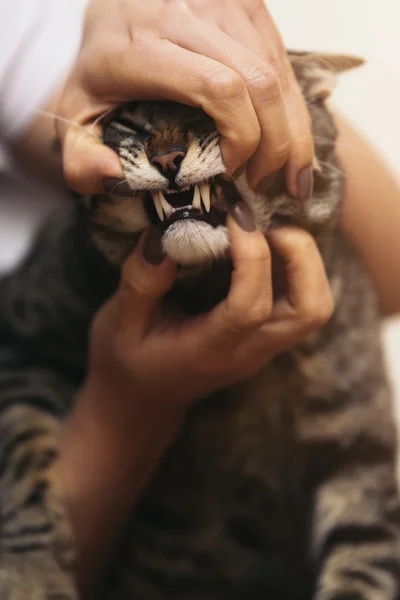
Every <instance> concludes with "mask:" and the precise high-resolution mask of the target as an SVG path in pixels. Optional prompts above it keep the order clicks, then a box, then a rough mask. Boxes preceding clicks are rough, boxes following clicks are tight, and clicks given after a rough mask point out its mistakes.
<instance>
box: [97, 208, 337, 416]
mask: <svg viewBox="0 0 400 600" xmlns="http://www.w3.org/2000/svg"><path fill="white" fill-rule="evenodd" d="M228 228H229V235H230V242H231V253H232V260H233V264H234V271H233V275H232V282H231V288H230V290H229V293H228V296H227V298H226V299H225V300H224V301H223V302H221V303H220V304H218V305H217V306H216V307H215V308H214V309H213V310H211V311H210V312H209V313H203V314H201V315H199V316H197V317H194V318H187V317H182V316H179V315H175V314H173V315H172V314H171V313H170V312H168V314H166V312H165V310H166V308H165V306H164V305H163V301H162V299H163V296H164V295H165V294H166V292H167V291H168V290H169V289H170V288H171V286H172V285H173V283H174V281H175V277H176V269H175V266H174V265H173V263H172V262H171V261H169V260H168V259H165V258H164V260H163V255H162V252H160V246H159V244H160V239H159V233H158V234H157V236H158V239H155V235H152V237H151V238H150V241H149V238H146V235H144V236H143V237H142V241H141V242H140V243H139V244H138V246H137V248H136V249H135V251H134V253H133V254H132V255H131V256H130V257H129V259H128V260H127V261H126V263H125V264H124V267H123V269H122V276H121V284H120V287H119V289H118V290H117V292H116V294H115V295H114V296H113V298H111V300H110V301H109V302H108V304H107V305H106V306H105V307H103V309H101V310H100V312H99V314H98V315H97V317H96V319H95V322H94V326H93V330H92V334H91V351H90V355H91V365H90V369H89V380H90V381H92V382H94V383H95V387H96V388H101V389H102V390H103V392H104V393H103V396H104V397H105V398H106V397H109V401H110V402H111V403H113V402H114V400H113V399H114V398H115V397H120V398H124V399H125V400H124V401H123V402H122V405H121V406H120V410H119V411H118V413H119V416H118V417H115V419H116V420H117V421H118V420H119V419H120V418H122V420H123V421H125V420H126V419H128V420H129V411H130V408H129V406H130V404H131V403H132V402H133V403H135V402H146V403H150V404H151V405H154V406H158V405H159V404H160V403H161V404H162V405H163V410H167V411H168V410H169V409H168V406H169V407H170V409H171V411H172V412H176V411H177V410H178V412H179V410H183V411H184V410H185V409H186V408H187V407H188V406H190V405H191V404H192V403H193V402H194V401H196V400H197V399H199V398H201V397H204V396H205V395H208V394H210V393H212V392H214V391H215V390H217V389H220V388H221V387H226V386H230V385H232V384H234V383H235V382H238V381H241V380H243V379H246V378H248V377H249V376H251V375H252V374H254V373H256V372H257V371H258V370H259V369H260V368H262V366H263V365H265V364H266V363H267V362H268V361H269V360H271V358H272V357H274V356H275V355H276V354H278V353H280V352H281V351H282V350H284V349H286V348H288V347H289V346H291V345H294V344H295V343H296V342H298V341H299V340H300V339H301V338H302V337H303V336H304V335H306V334H307V333H309V332H310V331H313V330H314V329H316V328H318V327H320V326H321V325H322V324H323V322H325V321H326V320H327V319H328V318H329V316H330V314H331V311H332V301H331V295H330V289H329V284H328V281H327V279H326V275H325V272H324V268H323V265H322V261H321V258H320V256H319V253H318V250H317V248H316V245H315V243H314V241H313V240H312V238H311V236H309V234H308V233H306V232H305V231H302V230H299V229H297V228H294V227H285V228H282V229H281V230H276V231H275V232H273V233H272V234H271V243H272V244H273V245H274V247H275V248H276V250H277V251H278V252H279V254H280V255H281V256H282V258H283V260H284V262H285V264H286V265H287V277H288V289H289V293H288V297H287V298H285V299H283V300H281V301H279V303H277V304H276V305H275V306H274V305H273V300H272V281H271V258H270V251H269V246H268V244H267V242H266V240H265V238H264V236H263V234H262V233H261V232H260V231H259V230H258V229H257V228H256V226H255V224H254V221H253V218H252V215H251V213H250V212H249V210H248V208H247V206H246V205H245V204H244V203H243V204H242V205H240V206H239V205H237V206H236V207H235V208H234V209H233V210H232V214H231V215H230V216H229V218H228ZM154 233H157V230H154ZM145 239H147V242H145V241H144V240H145ZM149 243H150V245H149ZM154 244H155V245H154ZM157 245H158V251H157ZM94 383H93V385H94ZM107 390H108V392H107ZM109 409H110V408H107V409H106V411H108V410H109ZM113 410H114V412H115V407H114V408H113Z"/></svg>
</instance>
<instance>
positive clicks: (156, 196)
mask: <svg viewBox="0 0 400 600" xmlns="http://www.w3.org/2000/svg"><path fill="white" fill-rule="evenodd" d="M152 196H153V202H154V206H155V209H156V211H157V214H158V218H159V219H160V221H164V213H163V209H162V206H161V200H160V192H154V193H153V194H152Z"/></svg>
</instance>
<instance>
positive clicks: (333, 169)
mask: <svg viewBox="0 0 400 600" xmlns="http://www.w3.org/2000/svg"><path fill="white" fill-rule="evenodd" d="M318 163H319V164H320V165H323V166H324V167H325V168H326V169H327V170H330V171H333V172H334V173H338V174H339V175H344V176H345V177H346V173H345V171H343V169H340V168H339V167H335V166H334V165H331V164H330V163H328V162H325V161H324V160H318Z"/></svg>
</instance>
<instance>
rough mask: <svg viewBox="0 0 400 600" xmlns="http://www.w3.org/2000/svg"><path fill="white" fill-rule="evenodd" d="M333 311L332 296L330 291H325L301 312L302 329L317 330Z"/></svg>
mask: <svg viewBox="0 0 400 600" xmlns="http://www.w3.org/2000/svg"><path fill="white" fill-rule="evenodd" d="M334 309H335V304H334V300H333V296H332V294H331V292H330V290H327V291H326V292H324V293H323V294H321V295H320V296H319V298H318V299H315V300H314V301H313V302H312V303H310V304H309V305H308V306H306V307H304V309H303V311H302V322H303V326H304V329H306V330H310V331H312V330H314V329H319V328H320V327H322V326H323V325H325V323H327V321H329V319H330V318H331V316H332V314H333V312H334Z"/></svg>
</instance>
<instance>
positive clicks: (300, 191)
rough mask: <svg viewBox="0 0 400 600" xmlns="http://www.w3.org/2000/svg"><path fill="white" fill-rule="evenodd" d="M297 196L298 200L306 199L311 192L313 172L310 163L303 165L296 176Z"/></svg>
mask: <svg viewBox="0 0 400 600" xmlns="http://www.w3.org/2000/svg"><path fill="white" fill-rule="evenodd" d="M296 185H297V197H298V198H300V200H308V199H309V198H310V196H311V194H312V192H313V187H314V174H313V168H312V165H310V166H308V167H305V168H304V169H302V170H301V171H300V173H299V174H298V176H297V182H296Z"/></svg>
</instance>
